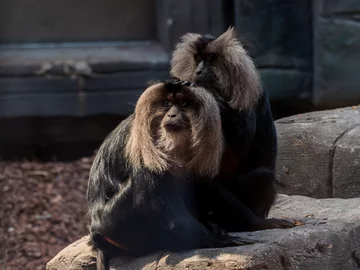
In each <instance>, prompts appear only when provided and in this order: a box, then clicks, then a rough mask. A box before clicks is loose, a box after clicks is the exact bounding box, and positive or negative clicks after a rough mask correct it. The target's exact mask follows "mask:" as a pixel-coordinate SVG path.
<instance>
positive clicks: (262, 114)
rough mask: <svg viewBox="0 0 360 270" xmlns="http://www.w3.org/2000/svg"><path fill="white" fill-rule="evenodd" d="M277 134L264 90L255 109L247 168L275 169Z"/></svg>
mask: <svg viewBox="0 0 360 270" xmlns="http://www.w3.org/2000/svg"><path fill="white" fill-rule="evenodd" d="M276 155H277V134H276V129H275V125H274V121H273V117H272V114H271V108H270V102H269V99H268V96H267V92H266V91H265V90H264V92H263V95H262V96H261V98H260V100H259V103H258V105H257V110H256V130H255V136H254V140H253V142H252V145H251V148H250V150H249V156H248V162H249V169H250V170H252V169H256V168H258V167H266V168H268V169H269V170H271V171H274V170H275V164H276Z"/></svg>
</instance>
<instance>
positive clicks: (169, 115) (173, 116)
mask: <svg viewBox="0 0 360 270" xmlns="http://www.w3.org/2000/svg"><path fill="white" fill-rule="evenodd" d="M168 117H169V118H175V117H176V114H168Z"/></svg>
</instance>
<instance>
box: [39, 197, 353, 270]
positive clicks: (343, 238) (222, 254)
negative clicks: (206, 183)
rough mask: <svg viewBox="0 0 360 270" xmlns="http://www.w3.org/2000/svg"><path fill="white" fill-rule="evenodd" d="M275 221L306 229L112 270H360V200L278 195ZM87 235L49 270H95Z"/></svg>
mask: <svg viewBox="0 0 360 270" xmlns="http://www.w3.org/2000/svg"><path fill="white" fill-rule="evenodd" d="M270 215H271V216H273V217H288V218H293V219H296V220H301V221H302V222H304V223H305V225H303V226H297V227H295V228H292V229H273V230H266V231H258V232H252V233H240V234H239V235H242V236H243V237H246V238H249V239H257V240H260V241H261V243H257V244H254V245H247V246H241V247H229V248H223V249H201V250H192V251H188V252H182V253H158V254H153V255H149V256H147V257H142V258H138V259H133V258H115V259H113V260H112V261H111V269H113V270H120V269H121V270H124V269H147V270H165V269H166V270H170V269H193V270H198V269H199V270H200V269H206V270H215V269H234V270H235V269H246V270H255V269H257V270H259V269H312V270H317V269H319V270H323V269H327V270H331V269H334V270H335V269H343V270H347V269H349V270H350V269H356V268H359V267H360V198H358V199H357V198H354V199H312V198H308V197H304V196H287V195H279V197H278V200H277V203H276V204H275V206H274V207H273V209H272V211H271V213H270ZM87 238H88V237H87V236H85V237H83V238H81V239H79V240H78V241H76V242H75V243H73V244H71V245H69V246H68V247H66V248H65V249H64V250H62V251H61V252H59V254H57V255H56V256H55V257H54V258H53V259H52V260H51V261H50V262H48V264H47V266H46V269H47V270H60V269H71V270H85V269H86V270H90V269H96V266H95V257H94V254H92V252H91V250H90V248H89V246H88V245H87V244H86V241H87Z"/></svg>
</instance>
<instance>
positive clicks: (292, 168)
mask: <svg viewBox="0 0 360 270" xmlns="http://www.w3.org/2000/svg"><path fill="white" fill-rule="evenodd" d="M275 123H276V129H277V133H278V143H279V152H278V161H277V176H278V180H279V184H280V187H279V191H280V192H281V193H285V194H289V195H292V194H297V195H306V196H310V197H314V198H329V197H339V198H353V197H360V109H359V108H358V107H357V106H354V107H347V108H341V109H336V110H326V111H317V112H310V113H306V114H302V115H295V116H291V117H287V118H283V119H279V120H277V121H276V122H275Z"/></svg>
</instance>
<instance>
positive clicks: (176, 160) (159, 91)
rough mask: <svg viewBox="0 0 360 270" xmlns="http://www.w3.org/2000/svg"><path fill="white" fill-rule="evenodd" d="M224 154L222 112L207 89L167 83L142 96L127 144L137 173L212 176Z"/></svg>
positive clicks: (137, 105) (173, 82)
mask: <svg viewBox="0 0 360 270" xmlns="http://www.w3.org/2000/svg"><path fill="white" fill-rule="evenodd" d="M222 150H223V135H222V129H221V116H220V109H219V106H218V103H217V101H216V99H215V98H214V96H213V95H212V94H211V93H209V92H208V91H207V90H206V89H205V88H203V87H199V86H196V85H192V84H188V83H186V82H182V81H181V82H179V81H173V80H169V81H166V82H164V83H157V84H154V85H152V86H150V87H148V88H147V89H146V90H145V91H144V93H143V94H142V95H141V96H140V98H139V100H138V102H137V104H136V107H135V115H134V120H133V122H132V127H131V132H130V135H129V139H128V142H127V144H126V153H127V155H128V157H129V159H130V160H131V163H132V164H135V166H136V167H138V168H140V167H141V166H143V165H144V166H146V167H147V168H149V169H150V170H152V171H157V172H164V171H167V170H174V171H177V170H178V169H180V171H181V172H191V173H194V174H198V175H207V176H208V175H210V176H212V175H215V174H217V172H218V169H219V167H220V165H219V164H220V161H221V157H222ZM142 164H143V165H142Z"/></svg>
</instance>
